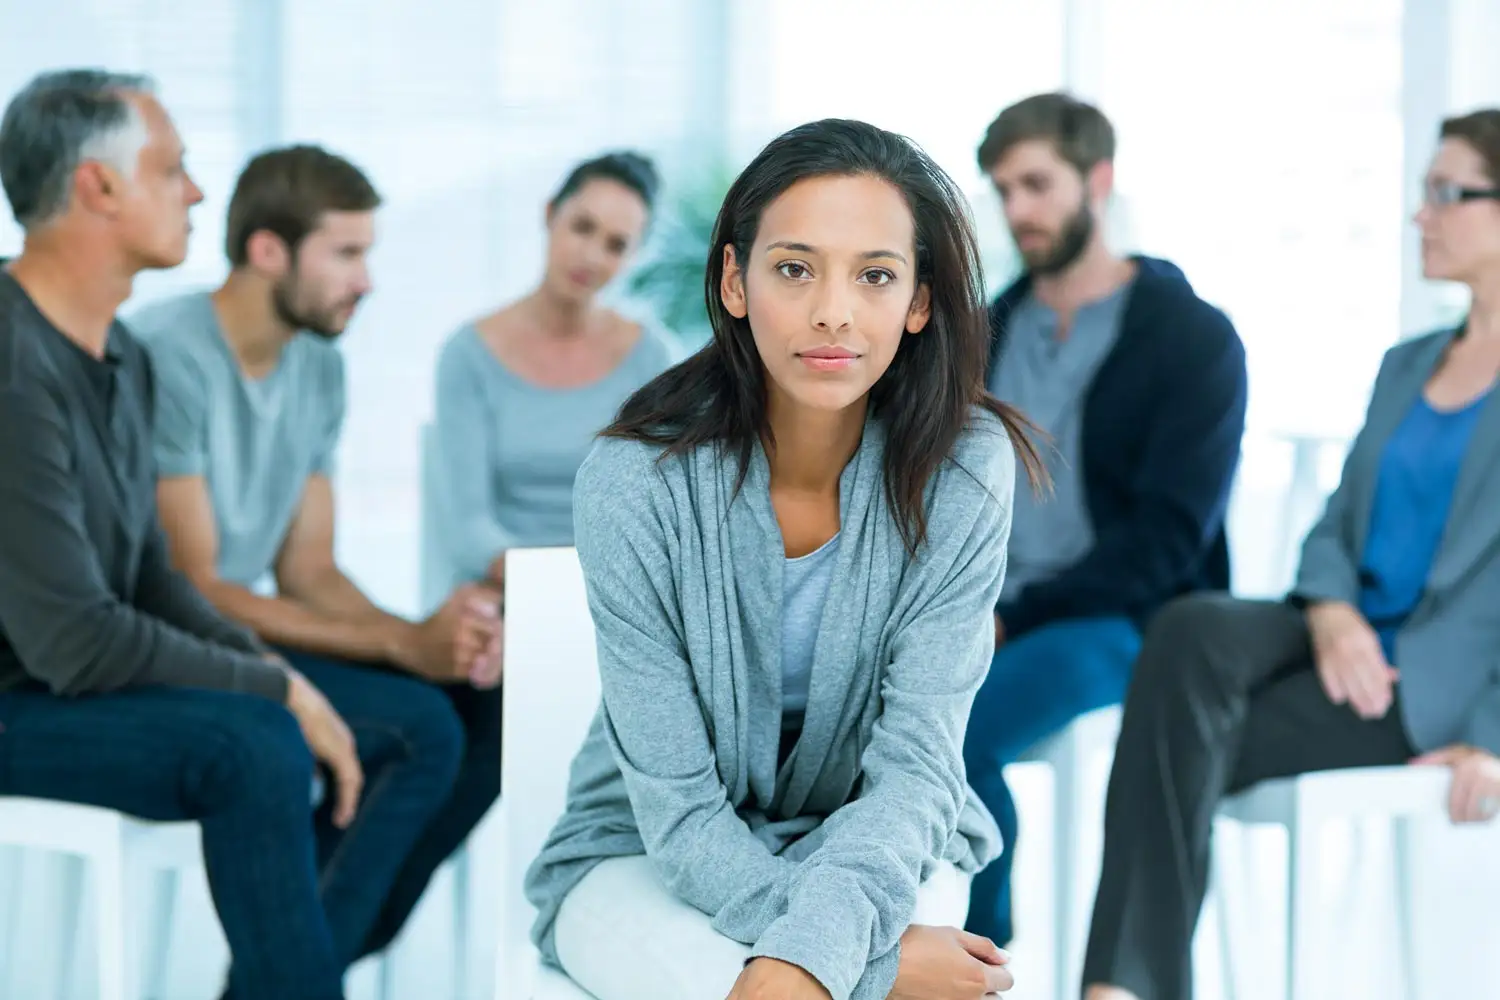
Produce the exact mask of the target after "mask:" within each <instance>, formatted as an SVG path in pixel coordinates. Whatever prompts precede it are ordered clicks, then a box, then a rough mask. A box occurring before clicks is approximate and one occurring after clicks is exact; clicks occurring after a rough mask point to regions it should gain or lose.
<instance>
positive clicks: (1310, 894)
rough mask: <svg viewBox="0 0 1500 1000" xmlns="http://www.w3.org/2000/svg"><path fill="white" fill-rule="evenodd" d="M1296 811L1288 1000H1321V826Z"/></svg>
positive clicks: (1290, 864)
mask: <svg viewBox="0 0 1500 1000" xmlns="http://www.w3.org/2000/svg"><path fill="white" fill-rule="evenodd" d="M1300 813H1301V804H1300V803H1298V804H1297V805H1296V806H1294V807H1293V814H1292V815H1291V816H1290V817H1289V818H1288V822H1287V824H1286V830H1287V848H1288V849H1287V922H1286V945H1287V947H1286V973H1287V975H1286V983H1287V993H1286V997H1287V1000H1320V998H1319V997H1318V994H1317V993H1316V986H1317V984H1316V982H1315V975H1316V971H1317V968H1316V963H1317V962H1318V960H1319V959H1320V958H1321V957H1323V956H1322V949H1320V948H1319V947H1318V943H1317V942H1316V941H1314V940H1313V936H1314V935H1315V934H1316V933H1317V930H1318V927H1317V895H1318V881H1317V870H1318V858H1317V853H1318V844H1319V841H1318V834H1319V829H1320V824H1318V823H1311V822H1308V821H1307V817H1305V816H1303V815H1300Z"/></svg>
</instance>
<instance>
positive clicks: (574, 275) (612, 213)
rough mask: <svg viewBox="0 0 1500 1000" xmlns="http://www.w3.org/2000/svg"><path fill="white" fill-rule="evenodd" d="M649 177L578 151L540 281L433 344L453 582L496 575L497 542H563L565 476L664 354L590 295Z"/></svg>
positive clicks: (569, 531) (550, 218)
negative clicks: (438, 351)
mask: <svg viewBox="0 0 1500 1000" xmlns="http://www.w3.org/2000/svg"><path fill="white" fill-rule="evenodd" d="M656 187H657V177H656V170H655V169H654V168H653V167H652V165H651V161H650V160H648V159H646V158H645V157H643V156H640V155H638V154H635V153H610V154H607V155H605V156H601V157H598V158H597V159H593V160H589V161H587V162H585V163H581V164H579V165H578V166H577V167H575V168H574V169H573V171H572V172H571V173H570V174H568V177H567V179H566V180H565V181H564V182H563V184H562V187H561V188H560V189H559V190H558V192H557V194H556V195H554V196H553V197H552V199H551V201H549V202H548V203H547V215H546V221H547V237H548V239H547V266H546V271H545V273H544V274H543V275H542V281H541V284H540V285H539V286H538V287H537V288H536V289H535V290H534V291H532V292H531V293H530V294H529V295H527V296H526V297H525V298H523V299H520V300H519V301H517V302H513V303H511V304H510V305H507V306H505V307H503V308H501V309H500V310H498V311H497V312H493V313H491V314H489V315H488V316H485V317H483V318H481V319H478V320H476V321H474V322H472V323H467V324H465V325H464V326H463V327H462V328H460V329H459V330H458V332H457V333H455V334H454V335H453V336H452V337H451V338H449V340H448V343H447V344H446V345H445V346H444V348H443V352H442V355H441V357H440V359H439V361H438V370H437V443H438V448H439V452H440V457H441V462H440V464H441V468H442V483H441V486H442V488H441V490H440V491H439V494H440V495H439V499H440V502H441V505H442V507H441V509H442V514H443V517H442V518H441V522H442V523H441V529H440V533H441V537H442V539H443V542H444V549H445V553H444V554H445V556H446V557H447V558H446V562H447V563H448V565H449V566H450V567H451V568H452V570H453V572H454V575H455V577H456V578H457V579H455V580H454V581H453V582H455V583H457V582H467V581H474V580H481V579H489V580H491V581H493V582H495V583H497V584H498V583H501V582H502V579H503V571H504V565H505V550H506V549H509V548H515V547H518V546H541V545H571V544H572V543H573V504H572V494H573V477H574V475H575V474H576V473H577V471H578V466H579V465H580V464H581V463H582V462H583V459H584V456H585V455H586V454H587V453H588V449H589V446H590V444H592V442H593V439H594V435H595V434H597V433H598V432H599V430H600V429H601V428H603V427H604V426H605V425H606V424H608V423H609V422H610V420H612V419H613V418H614V415H615V411H616V410H618V409H619V407H620V404H621V403H623V402H624V401H625V399H626V397H627V396H629V395H630V394H631V393H632V392H634V391H635V390H636V389H638V388H639V387H640V386H641V385H643V384H644V383H646V382H647V381H649V380H650V379H651V378H653V377H654V376H655V375H657V374H658V373H660V372H661V371H662V370H663V369H664V368H666V367H667V365H668V364H670V363H671V361H672V358H673V347H672V342H671V340H670V339H669V337H668V335H666V334H664V333H661V332H658V331H655V330H651V329H647V328H643V327H642V326H641V325H640V324H637V323H633V322H631V321H629V320H627V319H625V318H623V317H622V316H620V315H618V314H617V313H615V312H613V311H611V310H609V309H607V308H605V307H603V306H602V305H600V304H599V303H598V301H597V297H598V293H599V291H600V290H601V289H602V288H603V287H604V286H605V285H607V284H608V283H609V282H610V280H611V279H613V278H614V277H615V276H616V275H617V274H618V273H619V272H620V270H621V268H622V267H623V266H624V265H625V264H626V262H627V261H628V260H629V259H630V256H631V254H632V253H633V252H634V251H635V249H636V248H637V246H639V244H640V241H641V237H642V235H643V234H644V232H645V229H646V224H647V222H648V221H649V218H650V214H651V205H652V200H653V199H654V197H655V194H656Z"/></svg>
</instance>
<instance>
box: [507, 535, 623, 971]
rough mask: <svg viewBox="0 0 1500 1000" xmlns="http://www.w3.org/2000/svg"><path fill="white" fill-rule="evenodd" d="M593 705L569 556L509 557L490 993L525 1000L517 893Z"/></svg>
mask: <svg viewBox="0 0 1500 1000" xmlns="http://www.w3.org/2000/svg"><path fill="white" fill-rule="evenodd" d="M598 705H599V664H598V654H597V651H596V649H595V646H594V622H593V619H592V617H590V615H589V607H588V598H587V595H586V594H585V591H584V586H583V570H582V568H581V567H580V566H579V564H578V554H577V552H575V551H574V550H573V549H571V548H556V549H513V550H511V551H510V552H509V553H508V554H507V555H506V561H505V734H504V748H503V753H504V757H503V763H502V765H501V769H502V775H501V787H502V788H503V789H504V803H505V806H504V808H505V866H504V885H503V889H502V891H503V894H504V895H503V904H502V913H501V946H500V953H501V957H500V961H499V976H500V977H501V983H500V992H499V995H500V996H502V997H506V998H509V1000H521V998H528V997H531V996H532V993H531V990H532V988H533V985H534V981H535V979H534V977H535V975H536V966H537V962H536V952H535V949H534V948H533V947H532V945H531V942H530V939H529V937H528V934H529V932H530V929H531V924H532V921H533V920H534V919H535V916H536V911H535V910H534V909H533V907H532V906H531V904H530V903H528V902H527V901H526V898H525V896H524V895H523V894H522V889H521V885H522V879H523V876H524V875H525V873H526V868H527V866H529V865H530V864H531V862H532V860H533V859H534V858H535V857H536V856H537V853H538V852H539V851H540V850H541V848H542V844H543V843H544V842H545V841H546V839H547V835H548V834H549V833H550V832H551V830H552V827H553V825H554V824H555V823H556V821H557V818H558V817H559V816H561V815H562V810H563V805H564V802H565V800H566V797H567V787H568V773H569V770H570V768H571V765H572V762H573V757H574V755H575V754H576V753H577V752H578V748H579V746H580V745H582V743H583V739H584V737H585V736H586V735H587V733H588V728H589V724H590V723H591V722H592V721H593V717H594V713H595V711H596V710H597V709H598Z"/></svg>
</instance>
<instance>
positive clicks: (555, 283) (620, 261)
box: [546, 178, 647, 302]
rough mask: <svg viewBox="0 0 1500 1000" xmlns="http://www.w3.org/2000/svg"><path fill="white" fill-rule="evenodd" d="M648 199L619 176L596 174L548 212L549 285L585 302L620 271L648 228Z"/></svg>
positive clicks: (572, 299) (566, 295) (558, 293)
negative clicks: (619, 180) (644, 200)
mask: <svg viewBox="0 0 1500 1000" xmlns="http://www.w3.org/2000/svg"><path fill="white" fill-rule="evenodd" d="M646 221H647V210H646V203H645V202H643V201H642V200H641V196H640V195H638V194H636V193H635V192H634V191H632V190H631V189H630V188H628V187H626V186H625V185H624V184H621V183H619V182H618V181H612V180H608V179H605V178H594V179H592V180H589V181H585V182H584V184H583V186H582V187H580V188H579V189H578V190H577V191H575V192H573V193H572V194H571V195H569V196H568V197H567V198H565V199H564V200H562V201H560V202H558V203H557V204H556V205H554V206H552V208H551V210H550V211H548V213H547V235H548V243H547V277H546V284H547V286H548V288H550V289H551V290H552V291H553V292H554V293H555V294H557V295H558V296H560V297H562V298H564V299H567V300H569V301H575V302H576V301H583V300H586V299H588V298H590V297H592V296H593V295H594V294H595V293H596V292H598V291H599V289H601V288H603V287H604V286H605V285H607V284H609V282H610V280H611V279H613V278H614V276H615V275H616V274H618V273H619V272H620V268H621V267H622V266H623V265H624V264H625V262H626V261H627V260H628V259H629V257H630V254H631V253H632V251H634V250H635V248H636V246H637V245H638V244H639V243H640V240H641V234H642V233H644V232H645V230H646Z"/></svg>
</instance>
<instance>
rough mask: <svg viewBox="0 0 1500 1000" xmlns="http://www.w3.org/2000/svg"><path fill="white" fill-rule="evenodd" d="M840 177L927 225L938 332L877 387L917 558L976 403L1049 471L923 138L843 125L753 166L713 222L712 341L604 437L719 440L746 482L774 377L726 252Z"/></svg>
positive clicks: (764, 427) (1032, 476) (765, 427)
mask: <svg viewBox="0 0 1500 1000" xmlns="http://www.w3.org/2000/svg"><path fill="white" fill-rule="evenodd" d="M828 176H873V177H879V178H881V179H883V180H885V181H887V182H888V183H890V184H891V185H893V186H894V187H896V188H897V189H898V190H899V191H900V192H901V193H902V195H904V196H905V198H906V203H907V205H908V206H909V207H910V208H911V213H912V217H913V220H914V221H915V228H916V243H917V248H916V249H917V280H918V282H920V283H922V284H926V285H927V286H928V287H929V288H930V289H931V296H932V313H931V317H930V318H929V320H928V322H927V327H926V329H924V330H923V332H922V335H921V336H918V337H902V338H901V345H900V347H899V348H898V349H897V351H896V357H895V359H894V360H893V361H892V362H891V366H890V368H889V369H888V370H887V371H886V373H885V375H884V376H882V377H881V378H880V380H879V381H878V382H876V383H875V385H874V386H873V387H872V388H871V390H870V407H871V409H872V412H873V413H874V414H875V415H876V417H877V418H878V419H880V420H881V422H882V423H883V424H884V425H885V432H886V450H885V486H886V496H887V499H888V501H889V503H890V505H891V509H892V510H893V511H894V512H895V515H896V519H897V522H898V524H899V526H900V530H901V535H902V538H903V539H904V540H905V542H906V544H907V547H908V548H909V549H911V550H915V549H916V548H917V546H919V545H921V544H922V542H923V540H924V539H925V538H926V534H927V515H926V505H925V503H924V493H925V490H926V487H927V482H928V480H929V479H931V478H932V475H933V473H934V472H936V471H937V468H938V466H939V465H941V464H942V462H943V461H944V460H946V459H947V457H948V455H949V454H950V453H951V452H952V450H953V447H954V445H955V443H956V442H957V441H958V437H959V435H960V434H961V433H962V432H963V430H964V428H965V427H966V426H967V424H968V423H969V420H970V407H972V406H974V405H976V404H977V405H979V406H982V407H984V408H985V409H987V410H989V411H990V412H991V413H993V414H995V415H996V416H997V417H999V418H1000V420H1001V422H1002V423H1003V424H1004V425H1005V429H1006V431H1007V432H1009V434H1010V437H1011V440H1012V442H1014V445H1015V448H1016V452H1017V456H1018V457H1019V459H1020V460H1021V463H1022V464H1023V466H1024V467H1025V469H1026V474H1027V479H1028V481H1029V482H1030V483H1031V485H1032V486H1033V487H1034V486H1036V485H1037V484H1039V483H1041V482H1043V481H1044V479H1045V477H1046V472H1045V471H1044V470H1043V468H1042V463H1041V458H1040V456H1039V455H1038V454H1037V450H1036V447H1035V446H1034V445H1033V444H1032V442H1031V440H1030V437H1029V434H1028V432H1029V431H1030V430H1034V428H1033V427H1032V425H1031V424H1030V423H1029V422H1028V421H1027V420H1026V419H1025V418H1024V417H1022V416H1021V415H1020V414H1019V413H1017V412H1016V411H1015V410H1014V409H1012V408H1011V407H1009V406H1007V405H1005V404H1004V403H1001V402H1000V401H999V400H996V399H995V398H994V397H992V396H991V395H990V394H989V393H988V392H987V391H986V390H985V377H986V372H987V369H988V366H989V347H990V327H989V317H988V315H987V313H986V310H985V308H984V284H983V279H982V277H981V274H980V267H979V249H978V241H977V240H976V238H975V236H974V227H973V223H972V221H971V220H970V218H969V214H968V209H967V207H966V203H965V201H964V198H963V195H962V194H961V193H960V192H959V190H958V188H957V186H956V185H955V184H954V183H953V181H952V180H951V179H950V178H949V177H948V175H947V174H945V173H943V171H942V168H940V167H939V166H938V165H937V164H936V163H934V162H933V161H932V159H931V158H930V157H929V156H928V155H927V154H926V153H924V152H923V151H922V150H921V149H920V148H918V147H917V145H916V144H915V143H913V142H911V141H910V140H909V139H906V138H904V137H902V136H899V135H896V134H894V133H891V132H887V131H885V130H883V129H879V128H876V127H875V126H873V125H869V124H866V123H864V122H858V121H845V120H839V119H829V120H825V121H819V122H812V123H811V124H807V125H802V126H800V127H798V128H794V129H792V130H791V131H790V132H787V133H785V134H783V135H782V136H780V137H779V138H777V139H775V140H773V141H772V142H771V144H770V145H768V146H766V148H765V149H763V150H761V152H760V154H759V155H758V156H756V157H755V159H754V160H752V161H751V162H750V165H749V166H747V167H746V168H745V170H744V172H743V173H741V174H740V176H739V177H738V178H737V179H736V180H735V182H734V184H733V185H732V186H731V187H730V189H729V193H728V194H727V195H726V196H725V198H724V206H723V208H721V209H720V210H719V217H718V221H717V222H715V224H714V234H713V241H712V244H711V249H710V250H709V254H708V272H707V274H706V275H705V278H704V295H705V296H706V298H707V301H708V315H709V319H710V320H711V322H712V324H713V339H712V340H711V341H710V342H709V343H708V345H707V346H705V347H704V348H703V349H702V350H700V351H699V352H698V353H697V354H695V355H693V356H692V357H690V358H688V359H687V360H686V361H684V362H682V363H681V364H679V365H677V366H676V367H674V368H672V369H670V370H669V371H667V372H665V373H663V374H662V375H660V376H658V377H657V378H656V379H655V380H653V381H652V382H650V383H648V384H647V385H645V386H644V387H643V388H641V389H640V390H638V391H637V392H636V393H635V394H634V395H633V396H631V397H630V399H628V400H627V401H626V402H625V405H624V406H623V407H622V408H621V409H620V413H619V415H618V416H617V417H616V419H615V421H614V423H613V424H611V425H610V426H609V427H608V428H606V429H605V430H604V432H603V433H604V435H605V436H606V437H617V438H628V439H631V440H635V441H644V442H647V443H649V444H656V445H660V446H662V448H663V449H664V454H666V455H676V454H683V453H686V452H688V451H691V450H692V449H694V448H696V447H698V446H700V445H703V444H708V443H711V442H712V443H717V444H720V445H722V446H724V447H725V449H726V451H733V452H735V453H736V454H737V455H738V457H739V482H740V484H743V482H744V479H745V475H746V474H747V472H748V471H749V468H750V460H751V456H752V455H753V453H754V447H755V443H756V441H757V440H769V436H770V427H769V424H768V421H767V417H766V373H765V368H764V366H763V365H762V363H761V359H760V354H759V353H758V352H757V350H756V347H755V340H754V338H753V337H752V336H751V333H750V324H749V321H748V320H745V319H738V318H736V317H734V316H732V315H730V313H729V311H728V310H727V309H725V308H724V303H723V302H722V301H721V300H720V297H719V287H720V281H721V279H722V277H723V273H724V247H725V245H729V246H732V247H734V253H735V258H736V259H737V260H740V261H744V260H748V259H749V257H750V249H751V246H752V245H753V244H754V242H755V236H756V233H757V231H758V229H759V228H760V220H761V215H762V214H763V213H764V212H765V210H766V207H767V206H768V205H770V204H771V202H772V201H774V200H775V199H776V198H777V197H778V196H779V195H780V194H781V193H782V192H784V191H786V189H787V188H789V187H791V186H792V185H793V184H795V183H796V182H797V181H801V180H806V179H808V178H812V177H828ZM772 443H773V444H774V442H772Z"/></svg>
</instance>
